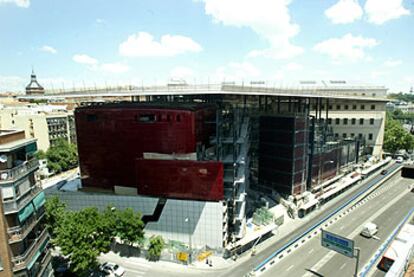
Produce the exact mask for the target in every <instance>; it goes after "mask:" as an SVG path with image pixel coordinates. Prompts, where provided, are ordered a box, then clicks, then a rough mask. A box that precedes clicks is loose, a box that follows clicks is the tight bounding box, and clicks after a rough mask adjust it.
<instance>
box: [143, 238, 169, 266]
mask: <svg viewBox="0 0 414 277" xmlns="http://www.w3.org/2000/svg"><path fill="white" fill-rule="evenodd" d="M164 245H165V242H164V240H163V238H162V237H161V236H153V237H151V238H150V245H149V248H148V252H147V259H148V260H150V261H158V260H159V259H160V256H161V252H162V250H163V249H164Z"/></svg>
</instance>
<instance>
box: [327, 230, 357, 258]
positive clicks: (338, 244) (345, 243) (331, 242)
mask: <svg viewBox="0 0 414 277" xmlns="http://www.w3.org/2000/svg"><path fill="white" fill-rule="evenodd" d="M321 243H322V246H323V247H326V248H329V249H331V250H333V251H336V252H338V253H340V254H342V255H345V256H347V257H350V258H353V257H354V241H353V240H350V239H347V238H344V237H341V236H339V235H337V234H334V233H331V232H328V231H325V230H323V229H322V240H321Z"/></svg>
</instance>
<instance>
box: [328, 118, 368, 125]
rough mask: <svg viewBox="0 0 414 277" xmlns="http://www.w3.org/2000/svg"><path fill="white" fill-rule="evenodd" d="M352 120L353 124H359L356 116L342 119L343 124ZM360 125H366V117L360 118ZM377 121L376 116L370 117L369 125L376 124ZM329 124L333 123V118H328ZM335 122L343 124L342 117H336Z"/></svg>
mask: <svg viewBox="0 0 414 277" xmlns="http://www.w3.org/2000/svg"><path fill="white" fill-rule="evenodd" d="M349 122H350V124H351V125H356V124H357V119H356V118H351V120H349V119H348V118H343V119H342V124H343V125H348V123H349ZM358 122H359V125H364V122H365V119H364V118H360V119H359V120H358ZM374 123H375V119H374V118H370V119H369V125H374ZM328 124H330V125H331V124H332V118H328ZM335 124H336V125H339V124H341V119H340V118H335Z"/></svg>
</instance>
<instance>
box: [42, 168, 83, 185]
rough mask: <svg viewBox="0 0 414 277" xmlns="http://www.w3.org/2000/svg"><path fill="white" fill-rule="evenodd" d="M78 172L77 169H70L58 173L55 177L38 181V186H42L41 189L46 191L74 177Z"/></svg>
mask: <svg viewBox="0 0 414 277" xmlns="http://www.w3.org/2000/svg"><path fill="white" fill-rule="evenodd" d="M78 172H79V168H78V167H76V168H73V169H70V170H68V171H65V172H61V173H59V174H57V175H54V176H52V177H50V178H46V179H43V180H40V184H41V185H42V188H43V189H47V188H49V187H52V186H54V185H55V184H56V183H58V182H60V181H62V180H66V179H67V178H69V177H71V176H73V175H75V174H76V173H78Z"/></svg>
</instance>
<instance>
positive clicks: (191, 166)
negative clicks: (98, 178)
mask: <svg viewBox="0 0 414 277" xmlns="http://www.w3.org/2000/svg"><path fill="white" fill-rule="evenodd" d="M136 172H137V174H136V175H137V183H138V193H139V194H143V195H149V196H161V197H167V198H182V199H193V200H206V201H219V200H223V199H224V189H223V164H222V163H221V162H212V161H181V160H180V161H179V160H144V159H137V160H136Z"/></svg>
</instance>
